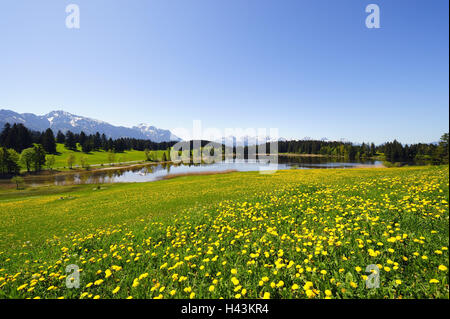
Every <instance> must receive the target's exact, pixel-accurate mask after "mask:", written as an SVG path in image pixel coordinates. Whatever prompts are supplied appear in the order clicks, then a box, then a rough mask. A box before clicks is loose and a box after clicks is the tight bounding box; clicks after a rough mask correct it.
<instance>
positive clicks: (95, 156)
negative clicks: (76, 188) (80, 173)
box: [47, 144, 164, 170]
mask: <svg viewBox="0 0 450 319" xmlns="http://www.w3.org/2000/svg"><path fill="white" fill-rule="evenodd" d="M56 151H57V152H58V154H57V155H54V156H55V164H54V166H53V169H57V170H67V169H68V165H67V158H68V157H69V155H73V156H74V157H75V161H74V167H76V166H79V165H80V159H81V158H82V157H84V158H85V159H86V161H87V163H88V164H89V165H91V166H92V165H95V166H100V165H109V164H111V163H110V158H109V157H108V152H106V151H92V152H89V153H83V152H82V151H81V147H80V145H78V148H77V150H76V151H73V150H69V149H67V148H65V147H64V144H57V145H56ZM151 153H152V154H154V157H155V160H161V159H162V157H163V153H164V151H151ZM48 156H51V155H47V157H48ZM145 160H146V156H145V153H144V151H136V150H130V151H124V152H122V153H115V155H114V160H113V161H112V163H114V164H117V163H126V162H144V161H145Z"/></svg>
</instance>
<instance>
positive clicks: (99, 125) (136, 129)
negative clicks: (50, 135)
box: [0, 109, 180, 142]
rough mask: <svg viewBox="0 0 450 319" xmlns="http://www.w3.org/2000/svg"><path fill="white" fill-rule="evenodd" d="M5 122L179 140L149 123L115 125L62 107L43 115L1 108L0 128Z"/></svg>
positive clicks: (162, 140) (114, 135)
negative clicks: (59, 109)
mask: <svg viewBox="0 0 450 319" xmlns="http://www.w3.org/2000/svg"><path fill="white" fill-rule="evenodd" d="M6 123H10V124H13V123H22V124H23V125H25V126H26V127H27V128H29V129H31V130H34V131H45V130H46V129H47V128H51V129H52V130H53V132H54V133H55V135H56V132H58V131H59V130H60V131H62V132H64V133H65V132H67V131H69V130H70V131H72V132H74V133H80V132H81V131H83V132H85V133H86V134H95V133H96V132H99V133H100V134H102V133H104V134H105V135H106V136H107V137H108V138H109V137H111V138H113V139H116V138H120V137H131V138H138V139H148V140H151V141H153V142H168V141H179V140H180V138H179V137H177V136H175V135H174V134H172V132H170V131H169V130H164V129H159V128H157V127H155V126H151V125H148V124H144V123H141V124H138V125H136V126H133V127H125V126H115V125H112V124H109V123H107V122H103V121H99V120H95V119H91V118H88V117H84V116H80V115H75V114H71V113H68V112H65V111H52V112H50V113H48V114H45V115H36V114H33V113H22V114H20V113H16V112H14V111H11V110H4V109H0V129H1V128H3V126H4V125H5V124H6Z"/></svg>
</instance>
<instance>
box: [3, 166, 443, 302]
mask: <svg viewBox="0 0 450 319" xmlns="http://www.w3.org/2000/svg"><path fill="white" fill-rule="evenodd" d="M448 178H449V169H448V167H407V168H391V169H385V168H377V169H373V168H372V169H366V168H364V169H363V168H361V169H336V170H288V171H279V172H277V173H276V174H273V175H262V174H258V173H257V172H239V173H232V174H228V175H211V176H187V177H182V178H177V179H172V180H164V181H158V182H152V183H139V184H113V185H109V184H108V185H104V186H103V187H102V188H101V189H97V188H95V187H94V186H93V185H81V186H76V187H74V186H71V187H55V186H52V187H50V188H46V189H44V190H42V191H34V193H31V192H30V191H28V190H24V191H19V192H17V193H16V194H17V195H16V196H14V195H11V193H9V194H8V196H5V197H3V199H0V265H1V266H0V267H1V268H0V298H4V297H15V298H26V297H29V298H37V297H39V298H57V297H65V298H130V297H133V298H219V297H224V298H227V297H228V298H370V297H373V298H412V297H414V298H448V297H449V290H448V269H447V267H448V264H449V256H448V245H449V206H448V201H449V182H448ZM22 192H25V193H24V194H22ZM26 192H30V193H26ZM70 264H76V265H78V266H79V268H81V273H80V278H81V284H80V288H79V289H67V288H66V286H65V283H66V276H67V273H66V272H65V268H66V266H67V265H70ZM369 265H372V266H371V267H377V269H378V272H377V274H374V275H371V274H370V273H368V272H366V267H368V266H369ZM378 275H379V279H380V287H379V288H377V289H367V288H366V286H365V285H366V279H367V278H368V276H378Z"/></svg>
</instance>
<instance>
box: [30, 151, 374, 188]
mask: <svg viewBox="0 0 450 319" xmlns="http://www.w3.org/2000/svg"><path fill="white" fill-rule="evenodd" d="M380 165H381V162H379V161H359V162H356V161H344V160H343V159H341V158H339V159H337V158H330V157H301V156H279V157H278V167H277V169H280V170H282V169H312V168H319V169H329V168H354V167H358V166H364V167H366V166H374V167H376V166H380ZM272 169H273V166H270V165H268V164H265V163H260V162H259V161H258V160H237V159H235V160H225V161H223V162H220V163H213V164H206V163H202V164H171V163H161V164H144V165H138V166H134V167H125V168H117V169H114V168H110V169H105V170H97V171H86V172H76V173H68V174H61V173H59V174H55V175H53V176H51V175H50V176H49V175H46V176H39V177H38V176H36V177H35V178H32V179H30V180H29V181H27V184H28V185H31V186H38V185H43V184H55V185H70V184H105V183H130V182H137V183H142V182H152V181H157V180H161V179H164V178H167V177H170V176H171V175H184V174H201V173H207V172H223V171H240V172H246V171H263V170H272Z"/></svg>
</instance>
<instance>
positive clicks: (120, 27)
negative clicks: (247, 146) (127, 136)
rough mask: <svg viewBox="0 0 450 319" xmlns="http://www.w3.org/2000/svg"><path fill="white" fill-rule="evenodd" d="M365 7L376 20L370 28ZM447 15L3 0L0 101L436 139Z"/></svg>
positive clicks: (415, 7)
mask: <svg viewBox="0 0 450 319" xmlns="http://www.w3.org/2000/svg"><path fill="white" fill-rule="evenodd" d="M70 3H75V4H78V5H79V7H80V23H81V25H80V29H78V30H75V29H67V28H66V26H65V19H66V15H67V14H66V13H65V7H66V5H68V4H70ZM370 3H376V4H378V5H379V7H380V10H381V28H380V29H367V28H366V27H365V19H366V16H367V13H366V12H365V7H366V5H368V4H370ZM448 12H449V8H448V1H447V0H433V1H425V0H421V1H414V0H409V1H406V0H404V1H403V0H395V1H393V0H389V1H375V0H367V1H360V0H345V1H344V0H342V1H337V0H328V1H324V0H308V1H300V0H292V1H291V0H282V1H275V0H270V1H269V0H226V1H224V0H217V1H212V0H158V1H156V0H153V1H130V0H128V1H112V0H109V1H101V0H95V1H94V0H71V1H62V0H53V1H24V0H14V1H13V0H9V1H2V4H1V10H0V74H1V76H0V108H6V109H12V110H14V111H17V112H21V113H22V112H32V113H36V114H44V113H47V112H49V111H51V110H55V109H63V110H65V111H68V112H71V113H75V114H79V115H84V116H88V117H93V118H97V119H101V120H104V121H107V122H110V123H112V124H115V125H125V126H132V125H135V124H137V123H141V122H145V123H149V124H152V125H155V126H157V127H161V128H169V129H172V128H176V127H186V128H191V127H192V120H202V123H203V126H204V127H217V128H219V129H224V128H249V127H252V128H270V127H276V128H279V132H280V135H281V136H284V137H287V138H303V137H305V136H309V137H312V138H322V137H327V138H331V139H340V138H345V139H348V140H351V141H354V142H362V141H373V142H376V143H381V142H384V141H387V140H392V139H394V138H396V139H398V140H400V141H402V142H405V143H412V142H432V141H436V140H438V139H439V137H440V135H441V134H442V133H444V132H445V131H448V128H449V122H448V116H449V104H448V103H449V91H448V85H449V79H448V78H449V74H448V70H449V64H448V61H449V60H448V55H449V43H448V37H449V34H448V26H449V21H448Z"/></svg>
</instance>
